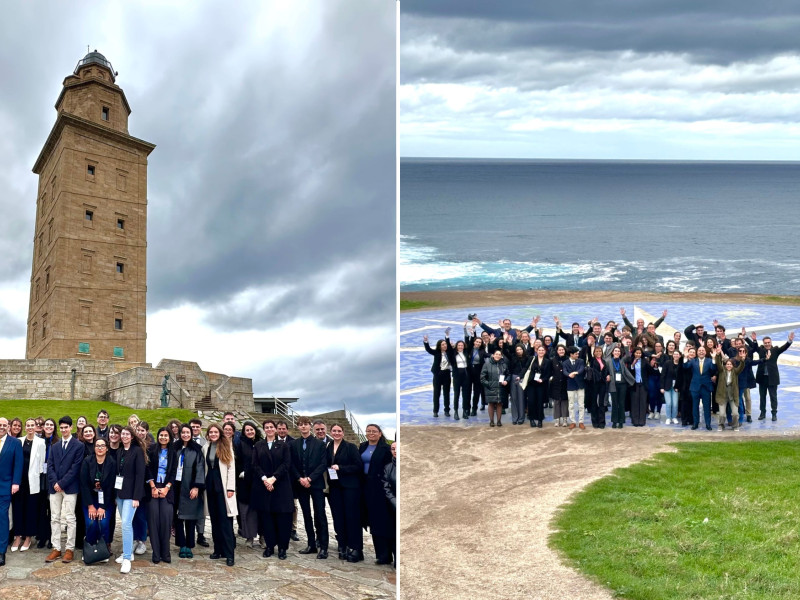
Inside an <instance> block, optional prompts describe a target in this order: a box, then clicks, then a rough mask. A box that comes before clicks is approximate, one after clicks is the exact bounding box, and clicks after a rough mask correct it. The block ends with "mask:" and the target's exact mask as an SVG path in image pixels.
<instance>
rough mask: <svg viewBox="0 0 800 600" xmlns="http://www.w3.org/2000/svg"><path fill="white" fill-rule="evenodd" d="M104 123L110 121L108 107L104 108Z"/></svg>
mask: <svg viewBox="0 0 800 600" xmlns="http://www.w3.org/2000/svg"><path fill="white" fill-rule="evenodd" d="M103 121H108V107H107V106H104V107H103Z"/></svg>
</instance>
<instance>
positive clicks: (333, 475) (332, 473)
mask: <svg viewBox="0 0 800 600" xmlns="http://www.w3.org/2000/svg"><path fill="white" fill-rule="evenodd" d="M328 477H329V478H330V479H339V473H338V471H337V470H336V469H328Z"/></svg>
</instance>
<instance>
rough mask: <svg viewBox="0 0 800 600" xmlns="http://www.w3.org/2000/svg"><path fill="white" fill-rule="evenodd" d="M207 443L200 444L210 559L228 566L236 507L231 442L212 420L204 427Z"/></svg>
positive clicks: (230, 559) (233, 540) (232, 545)
mask: <svg viewBox="0 0 800 600" xmlns="http://www.w3.org/2000/svg"><path fill="white" fill-rule="evenodd" d="M206 439H207V440H208V443H207V444H206V445H205V446H203V457H204V459H205V466H206V494H205V499H206V514H208V516H209V517H210V518H211V536H212V539H213V540H214V552H212V554H211V556H209V558H210V559H212V560H215V559H219V558H225V563H226V564H227V565H228V566H229V567H232V566H233V564H234V561H233V548H234V545H235V538H234V537H233V517H235V516H237V515H238V514H239V511H238V509H237V507H236V465H235V461H234V455H233V445H232V444H231V441H230V440H229V439H228V438H226V437H225V436H224V435H223V434H222V428H221V427H220V426H219V425H217V424H216V423H212V424H211V425H209V426H208V429H207V430H206Z"/></svg>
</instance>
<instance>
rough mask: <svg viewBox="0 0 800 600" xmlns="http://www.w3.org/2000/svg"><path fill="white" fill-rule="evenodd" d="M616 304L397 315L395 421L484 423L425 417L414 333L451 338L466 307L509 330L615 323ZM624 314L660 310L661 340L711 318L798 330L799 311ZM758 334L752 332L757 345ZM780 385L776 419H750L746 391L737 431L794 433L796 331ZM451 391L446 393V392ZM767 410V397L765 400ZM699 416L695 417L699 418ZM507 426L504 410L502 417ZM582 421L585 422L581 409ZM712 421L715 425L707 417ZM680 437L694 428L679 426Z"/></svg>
mask: <svg viewBox="0 0 800 600" xmlns="http://www.w3.org/2000/svg"><path fill="white" fill-rule="evenodd" d="M619 309H620V306H619V305H611V304H541V305H530V306H494V307H489V308H481V309H475V310H467V309H447V310H432V311H424V312H413V313H401V315H400V332H401V333H400V419H401V423H402V424H403V425H431V424H437V425H443V426H450V427H474V426H486V425H487V424H488V422H489V418H488V413H487V412H485V411H484V412H481V411H480V410H479V411H478V416H477V417H476V418H470V419H468V420H460V421H453V420H451V419H448V418H445V417H444V416H443V412H442V413H440V416H439V418H438V419H435V418H434V417H433V410H432V407H433V401H432V391H431V390H432V387H431V373H430V368H431V359H432V357H431V355H430V354H428V353H427V352H425V349H424V348H423V346H422V336H423V335H426V334H427V335H428V336H429V339H430V344H431V346H433V345H434V343H435V342H436V340H437V339H440V338H443V337H444V328H445V327H448V326H449V327H452V332H451V339H452V340H454V341H455V340H458V339H460V338H461V337H462V335H463V330H462V326H463V323H464V321H465V320H466V318H467V314H468V313H470V312H477V314H478V317H479V318H480V319H481V320H482V321H484V322H486V323H491V324H493V325H492V326H496V325H494V324H495V323H497V321H498V320H499V319H501V318H510V319H511V322H512V324H513V327H515V328H517V327H520V328H522V327H525V326H527V325H528V324H529V323H530V321H531V319H532V318H533V317H534V316H535V315H537V314H538V315H541V321H540V322H539V326H540V327H544V329H545V332H546V333H552V329H553V327H554V323H553V315H558V316H559V318H560V320H561V323H562V325H563V326H564V327H565V328H567V327H569V325H570V324H571V323H572V322H573V321H577V322H579V323H582V324H585V323H587V322H588V321H589V319H591V318H593V317H597V318H598V319H599V320H600V322H601V323H603V324H605V323H606V321H609V320H612V319H613V320H614V321H617V322H621V317H620V314H619ZM625 309H626V312H627V315H628V319H629V320H630V321H632V322H634V323H635V322H636V318H638V317H639V315H642V316H643V318H644V319H645V322H647V321H648V320H649V318H648V315H653V316H654V317H660V316H661V313H662V311H663V310H665V309H666V310H667V311H668V314H667V318H666V319H665V321H664V323H663V324H662V326H661V327H660V328H659V330H658V332H659V333H660V334H662V335H664V339H665V340H667V339H669V337H668V335H669V331H671V330H670V329H669V328H673V329H678V330H680V331H683V329H684V328H685V327H686V326H687V325H688V324H690V323H703V324H704V325H705V326H706V329H707V330H708V329H711V322H712V320H713V319H717V320H718V321H719V322H720V323H722V324H723V325H725V328H726V330H727V333H728V336H729V337H735V335H736V332H737V331H740V330H741V328H742V327H743V326H744V327H746V328H747V331H748V333H749V332H751V331H756V332H758V331H759V328H767V327H769V326H773V325H782V324H787V325H791V326H793V327H797V328H798V329H800V310H798V308H797V307H791V306H769V305H733V304H679V303H676V304H663V305H655V304H637V305H636V306H635V307H634V306H626V307H625ZM789 331H791V329H790V328H787V329H784V330H782V331H775V332H774V333H770V336H771V337H772V338H773V344H774V345H776V346H780V345H782V344H783V343H784V342H785V341H786V336H787V335H788V333H789ZM760 341H761V335H759V342H760ZM779 364H780V374H781V385H780V387H779V388H778V421H777V422H775V423H773V422H772V421H770V420H766V421H757V420H756V419H755V417H757V416H758V389H757V388H756V389H755V390H751V396H752V398H753V416H754V421H753V423H745V424H744V425H743V427H742V432H748V431H750V432H756V433H757V432H778V431H782V430H786V431H792V432H793V433H796V432H797V430H800V336H798V339H796V340H795V343H794V344H793V345H792V347H790V348H789V349H788V350H787V351H786V352H784V353H783V354H782V355H781V359H780V363H779ZM450 393H451V396H452V390H451V392H450ZM767 406H768V407H769V401H767ZM545 415H546V416H547V419H546V421H545V427H546V426H547V425H548V423H549V424H551V426H552V409H549V410H548V409H545ZM701 420H702V419H701ZM508 422H509V424H510V422H511V419H510V415H509V417H508ZM584 422H585V423H591V421H590V419H589V417H588V414H587V416H586V418H585V419H584ZM712 424H713V425H714V426H715V427H716V423H714V420H713V419H712ZM647 426H648V427H671V428H673V429H680V427H679V426H675V425H665V424H664V423H662V422H656V421H651V420H648V422H647ZM685 432H686V433H687V436H689V435H690V434H692V433H694V432H692V431H691V430H690V429H689V428H688V427H687V428H685ZM720 435H732V434H731V433H730V432H729V431H727V430H726V431H725V432H720Z"/></svg>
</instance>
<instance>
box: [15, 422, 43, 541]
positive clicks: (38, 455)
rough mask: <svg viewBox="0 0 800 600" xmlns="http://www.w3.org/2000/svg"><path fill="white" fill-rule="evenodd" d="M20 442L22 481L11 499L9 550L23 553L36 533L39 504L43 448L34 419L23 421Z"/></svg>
mask: <svg viewBox="0 0 800 600" xmlns="http://www.w3.org/2000/svg"><path fill="white" fill-rule="evenodd" d="M20 443H21V444H22V482H21V484H20V487H19V492H17V493H16V494H14V495H13V496H12V498H11V512H12V514H13V517H14V541H13V543H12V545H11V551H12V552H15V551H17V550H20V551H21V552H26V551H27V550H28V549H29V548H30V546H31V539H32V538H33V536H34V535H35V534H36V512H37V508H38V505H39V492H40V491H41V490H42V488H41V473H42V465H43V464H44V460H45V455H46V450H45V442H44V440H43V439H42V438H40V437H36V419H34V418H29V419H26V420H25V436H24V437H23V438H21V439H20Z"/></svg>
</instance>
